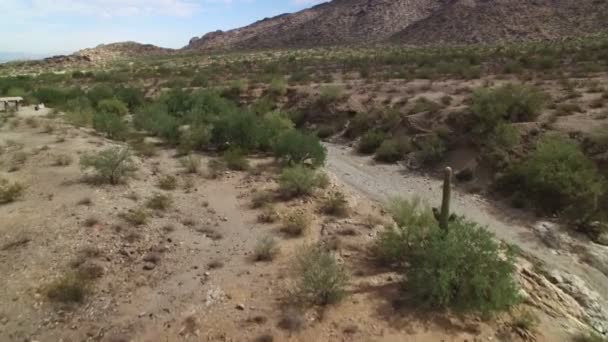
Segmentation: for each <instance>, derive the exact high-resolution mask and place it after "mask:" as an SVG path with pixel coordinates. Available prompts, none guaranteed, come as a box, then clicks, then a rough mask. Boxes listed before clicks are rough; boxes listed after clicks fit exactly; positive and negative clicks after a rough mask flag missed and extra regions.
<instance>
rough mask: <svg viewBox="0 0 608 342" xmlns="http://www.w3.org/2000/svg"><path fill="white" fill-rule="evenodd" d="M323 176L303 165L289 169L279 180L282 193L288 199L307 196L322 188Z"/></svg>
mask: <svg viewBox="0 0 608 342" xmlns="http://www.w3.org/2000/svg"><path fill="white" fill-rule="evenodd" d="M321 182H322V176H321V175H320V174H318V173H317V172H316V171H315V170H312V169H310V168H308V167H306V166H303V165H296V166H293V167H288V168H285V169H284V170H283V172H282V173H281V177H280V179H279V188H280V190H281V192H282V193H283V194H284V195H285V196H288V197H298V196H306V195H310V194H312V193H313V191H314V190H315V189H316V188H318V187H320V186H321Z"/></svg>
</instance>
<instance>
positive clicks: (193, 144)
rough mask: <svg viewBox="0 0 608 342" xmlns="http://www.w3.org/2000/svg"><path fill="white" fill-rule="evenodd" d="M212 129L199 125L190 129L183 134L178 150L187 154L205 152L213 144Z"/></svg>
mask: <svg viewBox="0 0 608 342" xmlns="http://www.w3.org/2000/svg"><path fill="white" fill-rule="evenodd" d="M211 131H212V129H211V127H210V126H206V125H202V124H197V125H194V126H191V127H189V128H188V129H186V130H184V131H183V132H182V133H181V136H180V139H179V146H178V149H179V151H180V153H182V154H186V153H188V152H190V151H192V150H203V149H205V148H207V147H208V145H209V143H210V142H211V137H212V135H211Z"/></svg>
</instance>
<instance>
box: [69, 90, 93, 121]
mask: <svg viewBox="0 0 608 342" xmlns="http://www.w3.org/2000/svg"><path fill="white" fill-rule="evenodd" d="M64 108H65V119H66V120H67V121H68V122H69V123H70V124H72V125H74V126H90V125H91V124H92V123H93V105H92V104H91V101H89V99H88V98H86V97H78V98H75V99H71V100H69V101H68V102H67V103H66V104H65V106H64Z"/></svg>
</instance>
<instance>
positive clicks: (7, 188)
mask: <svg viewBox="0 0 608 342" xmlns="http://www.w3.org/2000/svg"><path fill="white" fill-rule="evenodd" d="M24 191H25V186H24V185H23V184H21V183H18V182H9V181H8V180H6V179H4V178H0V204H6V203H11V202H14V201H16V200H17V199H18V198H20V197H21V196H22V195H23V192H24Z"/></svg>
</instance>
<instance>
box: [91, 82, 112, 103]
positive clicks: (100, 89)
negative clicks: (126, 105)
mask: <svg viewBox="0 0 608 342" xmlns="http://www.w3.org/2000/svg"><path fill="white" fill-rule="evenodd" d="M87 97H88V98H89V101H91V104H92V105H93V107H95V108H97V105H98V104H99V103H100V102H101V101H103V100H106V99H112V98H114V89H113V88H112V87H111V86H109V85H107V84H98V85H95V86H94V87H93V88H91V89H89V91H87Z"/></svg>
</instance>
